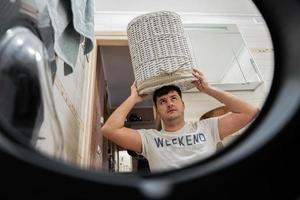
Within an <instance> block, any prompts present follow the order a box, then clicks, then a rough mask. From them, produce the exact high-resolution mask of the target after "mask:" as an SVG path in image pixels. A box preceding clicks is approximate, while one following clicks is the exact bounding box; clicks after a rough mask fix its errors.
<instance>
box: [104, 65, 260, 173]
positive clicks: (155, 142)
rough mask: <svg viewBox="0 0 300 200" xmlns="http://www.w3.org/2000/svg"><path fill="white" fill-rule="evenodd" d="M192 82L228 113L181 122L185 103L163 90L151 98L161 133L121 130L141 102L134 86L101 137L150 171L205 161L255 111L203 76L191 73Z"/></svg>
mask: <svg viewBox="0 0 300 200" xmlns="http://www.w3.org/2000/svg"><path fill="white" fill-rule="evenodd" d="M193 75H194V76H195V77H196V78H197V81H195V82H194V84H195V86H196V87H197V89H198V90H199V91H200V92H203V93H206V94H207V95H210V96H211V97H214V98H215V99H217V100H219V101H220V102H222V103H223V104H225V105H226V106H227V107H228V108H229V109H230V111H231V112H230V114H227V115H225V116H223V117H219V118H217V117H215V118H210V119H205V120H201V121H197V122H193V123H187V122H185V120H184V108H185V105H184V102H183V101H182V97H181V91H180V89H179V88H178V87H177V86H174V85H170V86H164V87H162V88H160V89H158V90H156V91H155V92H154V94H153V101H154V105H155V108H156V111H157V114H158V115H159V117H160V118H161V120H162V123H163V124H162V125H163V130H161V131H157V130H154V129H148V130H146V129H140V130H134V129H130V128H126V127H124V121H125V119H126V116H127V115H128V113H129V112H130V110H131V109H132V108H133V107H134V105H135V104H136V103H138V102H140V101H142V97H141V96H139V95H138V92H137V88H136V84H135V83H134V84H133V85H132V86H131V95H130V96H129V97H128V98H127V99H126V100H125V101H124V102H123V103H122V104H121V105H120V106H119V107H118V108H117V109H116V110H115V111H114V112H113V113H112V115H111V116H110V117H109V118H108V120H107V121H106V123H105V124H104V126H103V127H102V129H101V130H102V133H103V135H104V136H105V137H107V138H108V139H109V140H111V141H112V142H114V143H116V144H117V145H119V146H121V147H123V148H125V149H129V150H132V151H135V152H137V153H139V154H142V155H143V156H144V157H146V158H147V160H148V162H149V166H150V170H151V171H158V170H168V169H176V168H181V167H183V166H185V165H188V164H191V163H192V162H195V161H199V160H201V159H204V158H206V157H208V156H210V155H212V154H213V153H215V151H216V144H217V143H218V142H219V141H221V140H222V139H223V138H224V137H226V136H228V135H230V134H232V133H234V132H236V131H238V130H239V129H241V128H243V127H244V126H245V125H247V124H248V123H249V122H251V120H252V119H253V118H254V117H255V116H256V114H257V111H258V109H257V108H255V107H254V106H252V105H250V104H248V103H247V102H245V101H243V100H241V99H239V98H237V97H236V96H233V95H232V94H230V93H228V92H225V91H221V90H218V89H216V88H214V87H212V86H210V85H209V84H208V83H207V81H206V79H205V77H204V75H203V74H202V73H201V72H200V71H199V70H196V69H193Z"/></svg>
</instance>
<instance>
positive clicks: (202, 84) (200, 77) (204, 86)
mask: <svg viewBox="0 0 300 200" xmlns="http://www.w3.org/2000/svg"><path fill="white" fill-rule="evenodd" d="M192 73H193V75H194V76H195V77H196V78H197V81H194V82H193V83H194V84H195V86H196V87H197V89H198V90H199V91H200V92H206V91H207V90H208V89H210V85H209V84H208V82H207V80H206V78H205V76H204V74H203V73H202V72H200V71H199V70H197V69H195V68H193V72H192Z"/></svg>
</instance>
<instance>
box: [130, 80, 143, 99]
mask: <svg viewBox="0 0 300 200" xmlns="http://www.w3.org/2000/svg"><path fill="white" fill-rule="evenodd" d="M130 97H131V98H133V99H134V101H135V103H139V102H141V101H143V97H144V96H140V95H139V93H138V90H137V86H136V81H134V82H133V84H132V85H131V95H130Z"/></svg>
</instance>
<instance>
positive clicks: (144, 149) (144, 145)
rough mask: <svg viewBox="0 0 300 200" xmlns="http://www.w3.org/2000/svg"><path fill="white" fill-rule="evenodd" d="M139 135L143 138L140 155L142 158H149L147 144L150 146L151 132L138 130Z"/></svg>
mask: <svg viewBox="0 0 300 200" xmlns="http://www.w3.org/2000/svg"><path fill="white" fill-rule="evenodd" d="M137 131H138V133H139V134H140V136H141V141H142V152H141V153H138V154H140V155H142V156H144V157H145V158H147V155H148V154H147V152H148V148H147V146H148V145H147V144H148V137H147V135H148V134H149V130H147V129H138V130H137Z"/></svg>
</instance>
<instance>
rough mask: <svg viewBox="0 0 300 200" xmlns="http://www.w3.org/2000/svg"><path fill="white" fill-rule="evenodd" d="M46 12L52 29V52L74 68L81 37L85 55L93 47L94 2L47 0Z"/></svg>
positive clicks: (88, 0)
mask: <svg viewBox="0 0 300 200" xmlns="http://www.w3.org/2000/svg"><path fill="white" fill-rule="evenodd" d="M47 10H48V14H49V17H50V19H51V24H52V26H53V29H54V50H55V52H56V54H57V55H58V56H59V57H60V58H61V59H62V60H63V61H64V62H65V63H66V64H68V65H69V66H70V67H72V68H74V67H75V65H76V61H77V57H78V51H79V44H80V42H81V36H82V37H83V38H84V41H83V42H84V50H83V53H84V54H85V55H86V54H88V53H89V52H90V51H91V50H92V49H93V47H94V0H48V1H47Z"/></svg>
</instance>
